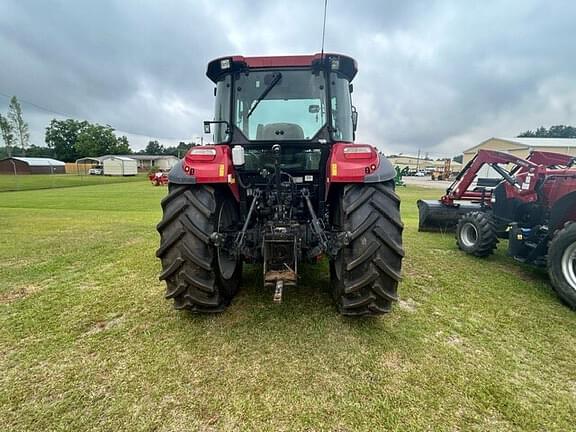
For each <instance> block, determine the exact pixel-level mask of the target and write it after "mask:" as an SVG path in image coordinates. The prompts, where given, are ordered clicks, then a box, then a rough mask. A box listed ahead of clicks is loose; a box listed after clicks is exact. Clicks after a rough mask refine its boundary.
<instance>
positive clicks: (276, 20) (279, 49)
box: [0, 0, 576, 156]
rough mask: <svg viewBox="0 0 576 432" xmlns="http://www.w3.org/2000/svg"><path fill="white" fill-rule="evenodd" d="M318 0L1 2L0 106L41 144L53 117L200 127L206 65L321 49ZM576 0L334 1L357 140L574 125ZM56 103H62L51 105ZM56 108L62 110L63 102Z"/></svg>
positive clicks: (397, 146)
mask: <svg viewBox="0 0 576 432" xmlns="http://www.w3.org/2000/svg"><path fill="white" fill-rule="evenodd" d="M323 6H324V1H323V0H307V1H306V0H304V1H295V0H291V1H274V0H236V1H224V0H220V1H209V0H189V1H185V0H178V1H176V0H162V1H160V0H157V1H146V0H99V1H89V0H60V1H58V0H1V1H0V111H6V108H7V105H8V100H7V98H6V97H5V96H6V95H8V96H11V95H17V96H18V97H19V98H20V99H21V100H22V101H26V102H23V108H24V114H25V119H26V120H27V121H28V122H29V123H30V127H31V132H32V142H33V143H35V144H39V145H41V144H43V137H44V128H45V127H46V125H47V124H48V123H49V121H50V119H52V118H64V117H62V115H63V116H65V117H74V118H77V119H87V120H89V121H92V122H99V123H102V124H110V125H112V126H113V127H115V128H116V129H118V130H120V131H125V132H130V133H137V134H140V135H138V136H136V135H128V136H129V138H130V142H131V145H132V147H133V148H136V149H138V148H141V147H143V146H144V145H145V143H146V142H147V141H148V139H150V138H158V139H160V141H161V142H163V143H165V144H171V143H172V142H174V140H175V141H179V140H187V141H189V140H192V139H194V138H195V137H199V136H200V135H201V131H202V130H201V122H202V120H205V119H210V118H211V117H212V103H213V96H212V85H211V82H210V81H209V80H208V79H207V78H206V77H205V69H206V63H207V62H208V61H209V60H211V59H212V58H215V57H219V56H223V55H229V54H243V55H280V54H309V53H314V52H319V51H320V42H321V35H322V28H321V23H322V13H323ZM575 16H576V2H574V1H570V0H566V1H561V0H555V1H532V0H517V1H514V0H507V1H491V0H483V1H473V0H469V1H464V0H461V1H447V0H446V1H442V0H438V1H433V0H425V1H424V0H413V1H408V0H405V1H396V0H395V1H392V0H389V1H385V0H367V1H363V0H359V1H354V2H353V1H350V0H348V1H344V0H328V20H327V28H326V50H327V51H330V52H342V53H345V54H349V55H351V56H352V57H355V58H356V59H357V61H358V64H359V74H358V76H357V79H356V80H355V85H354V104H355V105H356V106H357V108H358V111H359V113H360V120H359V133H358V141H359V142H367V143H371V144H375V145H377V146H378V147H380V149H381V150H383V151H385V152H387V153H392V152H396V153H397V152H403V153H415V152H417V150H418V149H422V151H423V152H428V153H429V154H430V155H431V156H451V155H454V154H457V153H458V152H460V151H461V150H462V149H464V148H467V147H470V146H472V145H475V144H476V143H478V142H479V141H481V140H484V139H486V138H488V137H491V136H515V135H517V134H518V133H519V132H521V131H524V130H526V129H534V128H536V127H538V126H540V125H544V126H550V125H553V124H572V125H576V79H575V78H576V56H574V50H575V45H574V44H575V42H576V26H575V25H574V17H575ZM46 110H48V111H52V112H53V113H49V112H47V111H46ZM57 113H58V114H57Z"/></svg>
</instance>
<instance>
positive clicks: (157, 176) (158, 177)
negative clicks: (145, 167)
mask: <svg viewBox="0 0 576 432" xmlns="http://www.w3.org/2000/svg"><path fill="white" fill-rule="evenodd" d="M148 180H150V183H152V184H153V185H154V186H166V185H167V184H168V174H166V173H165V172H164V171H162V170H160V171H156V172H153V173H150V174H149V175H148Z"/></svg>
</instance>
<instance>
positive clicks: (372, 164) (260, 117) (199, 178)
mask: <svg viewBox="0 0 576 432" xmlns="http://www.w3.org/2000/svg"><path fill="white" fill-rule="evenodd" d="M356 72H357V65H356V62H355V61H354V60H353V59H352V58H350V57H347V56H344V55H338V54H316V55H310V56H284V57H241V56H234V57H223V58H219V59H216V60H214V61H212V62H210V63H209V64H208V70H207V76H208V78H210V80H211V81H212V82H213V83H214V84H215V89H214V95H215V117H214V120H212V121H206V122H204V129H205V132H206V133H212V134H213V141H214V144H213V145H206V146H198V147H193V148H192V149H191V150H190V151H189V152H188V153H187V154H186V155H185V157H184V158H183V159H182V161H181V162H180V163H179V164H177V165H176V166H175V167H174V168H173V169H172V170H171V171H170V173H169V175H168V179H169V184H168V188H169V192H168V195H167V196H166V197H165V198H164V199H163V201H162V209H163V218H162V220H161V222H160V223H159V224H158V226H157V229H158V231H159V233H160V236H161V240H160V247H159V249H158V251H157V256H158V257H159V258H160V259H161V261H162V273H161V275H160V279H161V280H164V281H165V282H166V285H167V289H166V297H167V298H170V299H173V301H174V306H175V307H176V308H177V309H189V310H191V311H193V312H220V311H223V310H224V309H225V308H226V307H227V306H228V305H229V304H230V302H231V300H232V299H233V297H234V295H235V294H236V293H237V291H238V289H239V287H240V283H241V282H240V281H241V275H242V265H243V263H252V264H254V263H255V264H261V265H262V266H263V284H264V286H265V287H266V288H267V289H269V290H270V293H271V297H272V298H273V300H274V301H275V302H278V303H279V302H281V301H282V298H283V296H284V291H285V290H286V289H287V288H290V287H293V286H295V285H296V284H297V283H298V278H299V268H300V266H301V265H302V264H303V263H316V262H317V261H318V260H319V258H321V257H322V256H326V257H327V258H328V259H329V261H330V279H331V293H332V296H333V298H334V301H335V304H336V306H337V309H338V310H339V312H340V313H341V314H343V315H353V316H364V315H379V314H383V313H386V312H389V311H390V309H391V305H392V302H394V301H395V300H397V286H398V283H399V281H400V279H401V262H402V257H403V256H404V251H403V247H402V229H403V224H402V221H401V219H400V199H399V198H398V196H397V195H396V193H395V192H394V177H395V174H396V173H395V171H394V168H393V167H392V165H391V164H390V162H389V161H388V160H387V159H386V158H384V157H383V156H381V155H379V153H378V151H377V150H376V148H375V147H373V146H371V145H367V144H355V143H354V139H355V131H356V125H357V119H358V114H357V111H356V109H355V108H354V106H353V105H352V104H351V93H352V90H353V87H352V83H351V82H352V80H353V78H354V76H355V75H356Z"/></svg>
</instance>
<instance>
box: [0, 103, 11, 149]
mask: <svg viewBox="0 0 576 432" xmlns="http://www.w3.org/2000/svg"><path fill="white" fill-rule="evenodd" d="M0 133H1V134H2V140H3V141H4V146H5V147H6V148H5V152H6V155H7V156H8V157H10V156H12V147H14V142H15V141H14V131H13V129H12V124H11V123H10V121H9V120H8V118H6V117H4V116H3V115H2V114H0Z"/></svg>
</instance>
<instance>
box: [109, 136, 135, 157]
mask: <svg viewBox="0 0 576 432" xmlns="http://www.w3.org/2000/svg"><path fill="white" fill-rule="evenodd" d="M130 153H132V149H131V148H130V144H129V143H128V138H126V136H124V135H122V136H121V137H118V138H116V147H115V148H114V149H111V151H110V154H119V155H121V154H124V155H126V154H130Z"/></svg>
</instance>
